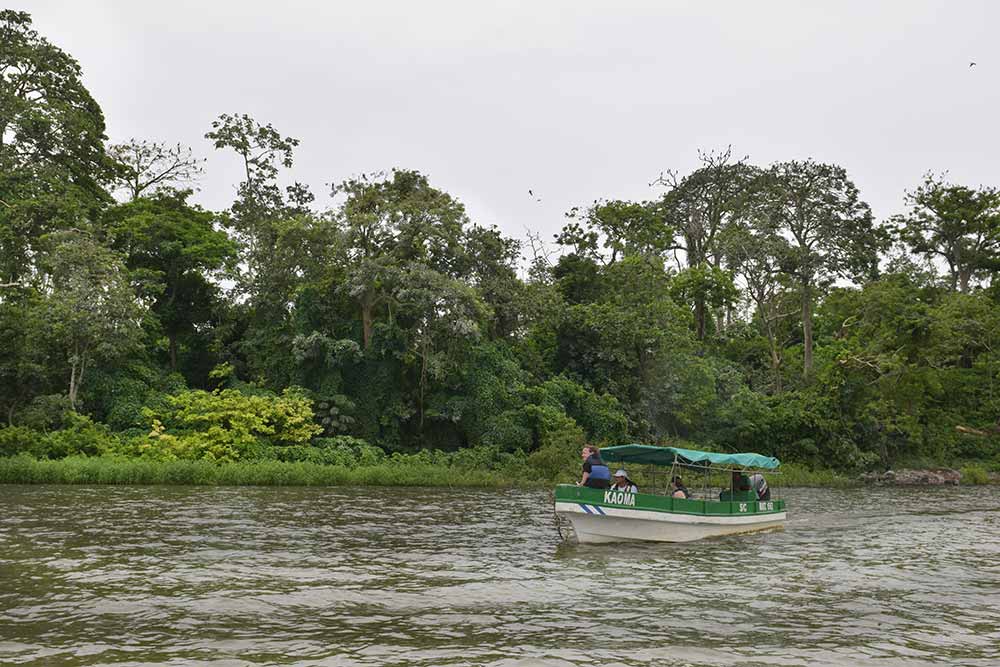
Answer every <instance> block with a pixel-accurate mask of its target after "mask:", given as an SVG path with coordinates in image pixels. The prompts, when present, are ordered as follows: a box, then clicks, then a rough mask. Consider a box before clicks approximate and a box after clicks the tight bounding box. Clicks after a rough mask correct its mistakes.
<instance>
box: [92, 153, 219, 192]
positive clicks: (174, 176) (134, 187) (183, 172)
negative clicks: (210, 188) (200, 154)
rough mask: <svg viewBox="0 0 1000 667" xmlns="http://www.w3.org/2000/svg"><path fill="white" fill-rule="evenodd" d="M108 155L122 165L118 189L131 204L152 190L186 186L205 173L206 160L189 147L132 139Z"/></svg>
mask: <svg viewBox="0 0 1000 667" xmlns="http://www.w3.org/2000/svg"><path fill="white" fill-rule="evenodd" d="M108 153H109V154H110V155H111V157H113V158H114V159H115V160H116V161H117V162H118V163H119V165H121V168H122V170H121V173H120V174H119V176H118V177H117V178H116V184H117V185H118V187H120V188H122V189H124V190H125V191H126V192H128V195H129V201H132V200H135V199H138V198H139V197H141V196H142V195H143V194H144V193H145V192H146V191H147V190H149V189H151V188H152V189H162V188H173V187H176V186H182V187H183V186H187V185H190V184H191V183H192V182H194V181H195V180H196V179H197V178H198V177H199V176H201V174H202V173H203V169H202V167H201V163H202V162H204V161H205V160H204V158H196V157H195V156H194V153H193V152H192V151H191V149H190V148H188V147H187V146H182V145H181V144H176V145H174V146H171V145H169V144H166V143H158V142H152V141H146V140H141V141H140V140H136V139H130V140H129V141H127V142H126V143H123V144H113V145H112V146H110V147H108Z"/></svg>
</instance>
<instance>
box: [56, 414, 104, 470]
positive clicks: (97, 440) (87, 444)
mask: <svg viewBox="0 0 1000 667" xmlns="http://www.w3.org/2000/svg"><path fill="white" fill-rule="evenodd" d="M64 422H65V428H62V429H60V430H58V431H53V432H52V433H49V434H47V435H46V436H45V438H44V439H43V440H42V449H41V452H40V454H41V455H42V456H45V457H47V458H50V459H61V458H65V457H67V456H80V455H84V456H100V455H101V454H105V453H109V452H113V451H115V450H116V449H117V447H118V445H119V442H118V438H117V437H116V436H115V435H114V433H112V432H111V430H110V429H109V428H108V427H107V426H105V425H104V424H98V423H95V422H94V421H93V420H92V419H91V418H90V417H87V416H86V415H81V414H77V413H76V412H72V411H71V412H67V413H66V415H65V417H64Z"/></svg>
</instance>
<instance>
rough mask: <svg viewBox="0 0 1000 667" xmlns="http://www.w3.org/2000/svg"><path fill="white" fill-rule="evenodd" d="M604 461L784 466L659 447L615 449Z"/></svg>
mask: <svg viewBox="0 0 1000 667" xmlns="http://www.w3.org/2000/svg"><path fill="white" fill-rule="evenodd" d="M601 458H602V459H604V461H605V462H608V463H648V464H652V465H659V466H670V465H673V464H674V461H675V460H676V462H677V463H682V464H685V465H706V466H707V465H720V466H733V467H736V468H763V469H765V470H773V469H774V468H777V467H778V466H779V465H781V461H779V460H778V459H776V458H774V457H773V456H764V455H763V454H754V453H753V452H747V453H744V454H719V453H717V452H699V451H698V450H696V449H681V448H680V447H656V446H653V445H615V446H614V447H604V448H603V449H601Z"/></svg>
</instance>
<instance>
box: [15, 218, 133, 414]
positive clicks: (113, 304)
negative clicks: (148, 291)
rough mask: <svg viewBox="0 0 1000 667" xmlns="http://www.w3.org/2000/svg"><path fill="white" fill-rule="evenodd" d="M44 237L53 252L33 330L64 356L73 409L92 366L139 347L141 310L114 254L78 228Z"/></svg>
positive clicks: (123, 355) (47, 262)
mask: <svg viewBox="0 0 1000 667" xmlns="http://www.w3.org/2000/svg"><path fill="white" fill-rule="evenodd" d="M48 240H49V241H50V242H51V243H52V250H51V252H50V253H49V254H48V255H47V257H46V258H45V261H44V266H43V269H44V271H45V281H44V292H43V303H42V308H41V310H40V312H38V315H39V319H38V320H37V321H36V323H35V324H36V327H37V329H36V331H37V332H38V336H39V338H48V339H50V340H51V341H52V343H53V344H54V345H55V346H56V347H57V348H59V349H60V350H61V351H62V353H63V354H64V355H65V358H66V363H67V365H68V366H69V391H68V396H69V402H70V407H72V408H73V409H74V410H75V409H76V408H77V405H78V399H79V392H80V387H81V386H82V385H83V381H84V379H85V378H86V376H87V370H88V369H90V367H91V365H92V364H95V363H101V362H111V361H113V360H115V359H120V358H123V357H125V356H126V355H128V354H131V353H132V352H133V351H134V350H135V349H136V348H137V347H138V345H139V340H140V337H141V329H140V326H139V322H140V319H141V317H142V311H143V308H142V306H141V305H140V304H139V303H138V302H137V300H136V298H135V294H134V292H133V291H132V288H131V286H130V285H129V282H128V274H127V272H126V269H125V267H124V265H123V264H122V262H121V260H120V259H119V258H118V256H117V255H115V254H114V253H113V252H111V251H110V250H108V249H107V248H105V247H103V246H102V245H100V244H99V243H97V242H96V241H95V240H94V239H93V238H91V237H90V236H89V235H87V234H84V233H81V232H60V233H56V234H55V235H52V236H50V237H49V239H48Z"/></svg>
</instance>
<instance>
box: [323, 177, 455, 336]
mask: <svg viewBox="0 0 1000 667" xmlns="http://www.w3.org/2000/svg"><path fill="white" fill-rule="evenodd" d="M333 194H334V195H346V199H345V200H344V201H343V203H342V205H341V206H340V209H339V210H338V211H337V213H336V215H337V219H338V221H339V222H340V224H341V225H342V228H343V230H344V235H345V239H346V248H347V256H346V259H347V261H348V276H347V283H346V285H345V289H346V290H347V291H348V292H349V294H350V296H351V297H352V298H353V299H355V300H356V302H357V304H358V309H359V313H360V316H361V325H362V327H361V328H362V343H363V345H364V348H365V349H368V348H369V347H370V346H371V342H372V335H373V330H374V323H375V317H376V313H377V309H378V308H379V306H381V305H383V304H384V303H386V301H387V300H388V299H390V297H391V295H392V289H393V285H394V282H395V281H396V280H397V278H398V276H399V275H400V271H401V270H402V268H403V266H404V265H405V264H407V263H416V264H421V265H424V266H426V267H427V268H429V269H431V270H434V271H437V272H438V273H441V274H443V275H446V276H451V277H456V276H457V275H458V272H459V271H460V269H461V266H462V265H463V260H462V259H461V257H462V256H463V255H464V251H463V248H462V232H463V227H464V225H465V224H466V223H468V216H467V215H466V213H465V207H464V206H463V205H462V203H461V202H459V201H458V200H456V199H454V198H453V197H452V196H451V195H449V194H448V193H446V192H444V191H442V190H438V189H436V188H434V187H432V186H431V185H430V183H429V181H428V180H427V177H426V176H424V175H423V174H421V173H419V172H416V171H409V170H404V169H394V170H393V171H392V173H391V174H389V175H385V174H374V175H371V176H369V175H364V176H362V177H360V178H354V179H349V180H347V181H344V182H343V183H341V184H339V185H337V186H335V187H334V188H333Z"/></svg>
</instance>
